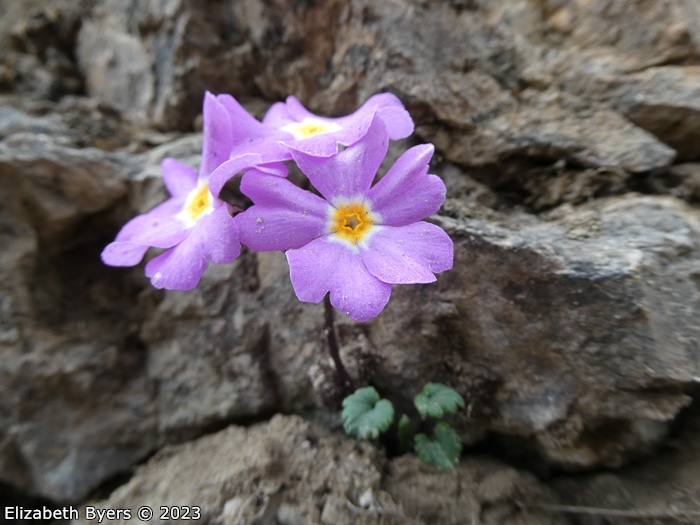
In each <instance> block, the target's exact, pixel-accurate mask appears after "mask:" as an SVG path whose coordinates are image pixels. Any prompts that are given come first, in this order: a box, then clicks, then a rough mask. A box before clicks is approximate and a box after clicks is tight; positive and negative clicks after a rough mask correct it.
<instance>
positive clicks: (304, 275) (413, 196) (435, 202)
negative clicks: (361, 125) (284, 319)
mask: <svg viewBox="0 0 700 525" xmlns="http://www.w3.org/2000/svg"><path fill="white" fill-rule="evenodd" d="M387 144H388V135H387V133H386V130H385V125H384V123H383V122H382V121H381V120H379V119H375V120H374V121H373V122H372V124H371V126H370V127H369V129H368V130H367V133H366V134H365V136H363V138H362V139H360V140H359V141H357V142H356V143H355V144H354V145H352V146H350V147H348V148H347V149H345V150H344V151H341V152H339V153H337V154H336V155H334V156H331V157H315V156H312V155H310V154H308V153H305V152H301V151H298V150H295V151H293V152H292V156H293V158H294V160H295V161H296V163H297V165H298V166H299V168H300V169H301V171H302V172H304V173H305V174H306V176H307V177H308V178H309V181H310V182H311V184H312V185H313V186H314V187H315V188H316V189H317V190H318V192H319V193H320V194H321V195H322V197H323V198H321V197H319V196H317V195H315V194H313V193H311V192H308V191H305V190H302V189H300V188H298V187H296V186H294V185H293V184H292V183H291V182H289V181H288V180H286V179H284V178H280V177H275V176H271V175H266V174H264V173H261V172H256V171H251V172H249V173H247V174H246V175H245V176H244V177H243V180H242V182H241V191H242V192H243V193H244V194H246V195H247V196H248V197H250V198H251V199H252V200H253V202H254V206H252V207H251V208H249V209H248V210H247V211H245V212H244V213H242V214H240V215H238V216H237V217H236V221H237V222H238V226H239V229H240V235H241V242H243V244H245V245H247V246H248V247H250V248H252V249H254V250H258V251H270V250H288V251H287V261H288V262H289V267H290V277H291V281H292V285H293V287H294V291H295V293H296V295H297V297H298V298H299V299H300V300H301V301H306V302H312V303H318V302H320V301H321V300H322V299H323V297H324V296H325V295H326V294H327V293H329V292H330V300H331V304H332V305H333V306H334V307H336V308H338V309H339V310H341V311H343V312H345V313H346V314H347V315H349V316H350V317H351V318H353V319H355V320H357V321H367V320H369V319H371V318H373V317H375V316H376V315H378V314H379V313H380V312H381V311H382V309H383V308H384V306H385V305H386V304H387V302H388V301H389V296H390V294H391V285H392V284H398V283H401V284H404V283H428V282H433V281H435V275H434V274H435V273H439V272H442V271H445V270H449V269H450V268H451V267H452V259H453V252H454V247H453V244H452V241H451V239H450V238H449V236H448V235H447V234H446V233H445V232H444V231H443V230H442V229H440V228H439V227H437V226H435V225H433V224H430V223H427V222H423V221H422V220H421V219H424V218H426V217H428V216H429V215H431V214H433V213H435V212H436V211H437V210H438V209H439V208H440V206H441V205H442V203H443V202H444V200H445V185H444V184H443V182H442V181H441V180H440V178H438V177H437V176H435V175H429V174H428V162H429V161H430V157H431V156H432V154H433V149H434V148H433V146H432V145H422V146H416V147H414V148H411V149H410V150H408V151H407V152H406V153H404V154H403V155H402V156H401V157H400V158H399V159H398V160H397V161H396V163H395V164H394V165H393V166H392V167H391V168H390V169H389V171H388V172H387V173H386V175H385V176H384V177H383V178H382V179H381V180H380V181H379V182H378V183H377V184H375V185H374V186H372V181H373V179H374V177H375V174H376V173H377V169H378V168H379V165H380V164H381V162H382V160H383V158H384V156H385V155H386V151H387Z"/></svg>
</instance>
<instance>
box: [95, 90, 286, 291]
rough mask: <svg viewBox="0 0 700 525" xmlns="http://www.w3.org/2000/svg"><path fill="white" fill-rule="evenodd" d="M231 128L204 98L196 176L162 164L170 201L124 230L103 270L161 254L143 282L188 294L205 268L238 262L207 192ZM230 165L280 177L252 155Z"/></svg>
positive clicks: (225, 154) (223, 210) (227, 216)
mask: <svg viewBox="0 0 700 525" xmlns="http://www.w3.org/2000/svg"><path fill="white" fill-rule="evenodd" d="M232 128H233V126H232V123H231V117H230V115H229V113H228V111H226V109H225V108H224V107H223V106H222V105H221V104H220V103H219V102H218V101H217V100H216V98H215V97H214V96H213V95H211V94H210V93H207V94H206V95H205V98H204V140H203V146H202V162H201V164H200V168H199V173H198V172H197V171H195V170H194V169H193V168H191V167H189V166H186V165H185V164H182V163H180V162H178V161H176V160H174V159H170V158H166V159H164V160H163V162H162V163H161V170H162V174H163V182H164V183H165V186H166V188H167V190H168V192H169V193H170V195H171V198H170V199H168V200H167V201H165V202H164V203H162V204H160V205H158V206H156V207H155V208H153V209H152V210H151V211H149V212H148V213H146V214H144V215H140V216H138V217H135V218H134V219H132V220H130V221H129V222H128V223H126V225H124V227H123V228H122V229H121V231H120V232H119V233H118V234H117V237H116V239H115V240H114V242H112V243H110V244H109V245H108V246H107V247H106V248H105V249H104V251H103V252H102V260H103V261H104V262H105V263H106V264H109V265H111V266H133V265H135V264H138V263H139V262H140V261H141V259H142V258H143V256H144V255H145V253H146V251H147V250H148V248H149V247H155V248H166V249H167V251H165V252H164V253H162V254H160V255H158V256H157V257H154V258H153V259H152V260H151V261H149V262H148V264H147V265H146V276H148V277H150V279H151V283H152V284H153V286H155V287H156V288H166V289H169V290H189V289H192V288H194V287H195V286H196V285H197V283H198V282H199V279H200V278H201V276H202V274H203V273H204V270H205V269H206V268H207V266H208V264H209V262H213V263H216V264H222V263H229V262H232V261H233V260H234V259H235V258H236V257H238V255H239V253H240V250H241V245H240V241H239V239H238V226H237V225H236V222H235V221H234V219H233V217H232V216H231V213H230V212H229V209H228V206H227V204H225V203H224V202H221V201H220V200H219V199H217V198H216V197H215V196H214V195H213V194H212V192H211V191H210V189H209V176H210V174H211V173H212V172H213V171H214V170H215V169H216V168H217V167H218V166H219V165H220V164H221V163H222V162H225V161H228V159H229V153H230V151H231V147H232V144H233V131H232ZM231 164H235V165H231V166H230V168H231V169H235V170H236V172H238V171H242V170H244V169H246V168H249V167H251V166H259V169H263V170H267V173H277V175H284V174H285V173H286V170H285V168H284V166H283V165H281V164H280V165H272V166H265V165H264V164H263V162H262V159H261V156H260V155H256V154H248V155H241V156H238V157H237V158H236V160H235V162H234V163H231ZM271 176H275V175H271Z"/></svg>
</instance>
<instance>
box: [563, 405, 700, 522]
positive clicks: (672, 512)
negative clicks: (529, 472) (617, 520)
mask: <svg viewBox="0 0 700 525" xmlns="http://www.w3.org/2000/svg"><path fill="white" fill-rule="evenodd" d="M682 423H683V424H682V426H681V427H680V431H679V432H678V433H677V434H676V436H675V437H674V439H673V441H672V442H671V445H670V446H669V447H666V448H665V449H664V450H662V451H660V453H659V455H658V457H655V458H651V459H649V460H647V461H645V462H644V463H642V464H639V465H631V466H629V467H625V468H623V469H621V470H620V471H617V472H606V473H596V474H591V475H585V476H580V477H577V478H562V479H560V480H557V481H555V482H553V483H552V487H553V489H554V490H555V491H556V492H557V493H558V494H559V495H560V498H561V499H560V501H561V502H562V503H565V504H566V507H567V508H568V513H569V515H571V516H574V515H577V514H578V515H584V512H585V513H586V514H588V515H589V516H590V518H587V519H590V520H595V519H597V520H600V519H611V518H612V517H613V516H618V517H623V516H624V518H623V519H625V522H626V523H630V524H632V525H647V524H650V523H654V522H659V521H670V522H673V521H677V522H681V523H682V522H683V521H687V522H688V523H692V522H694V521H697V516H698V515H700V505H698V501H697V498H696V497H695V496H694V495H695V494H697V491H698V490H699V489H700V487H699V486H698V480H699V479H700V476H699V475H698V470H699V469H700V464H699V463H698V452H700V451H699V450H698V443H699V441H698V438H700V420H699V419H698V411H697V408H696V407H695V408H691V409H690V410H689V411H688V412H687V413H686V414H684V417H683V418H682ZM591 507H593V509H591ZM587 510H588V512H586V511H587ZM591 510H592V512H591ZM590 522H591V523H593V521H590Z"/></svg>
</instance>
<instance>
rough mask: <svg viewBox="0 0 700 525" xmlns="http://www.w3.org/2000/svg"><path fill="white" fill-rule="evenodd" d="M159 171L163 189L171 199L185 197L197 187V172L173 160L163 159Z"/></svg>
mask: <svg viewBox="0 0 700 525" xmlns="http://www.w3.org/2000/svg"><path fill="white" fill-rule="evenodd" d="M160 171H161V173H162V174H163V182H164V183H165V187H166V188H167V189H168V192H170V195H172V196H173V197H186V196H187V194H188V193H189V192H190V191H192V190H193V189H194V187H195V186H196V185H197V171H196V170H195V169H194V168H192V167H190V166H188V165H187V164H183V163H182V162H179V161H177V160H175V159H171V158H165V159H163V160H162V161H161V163H160Z"/></svg>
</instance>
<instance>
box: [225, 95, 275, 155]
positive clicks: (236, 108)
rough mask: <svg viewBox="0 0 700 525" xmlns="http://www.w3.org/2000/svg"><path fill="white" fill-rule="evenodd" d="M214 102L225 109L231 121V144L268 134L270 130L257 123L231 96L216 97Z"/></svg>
mask: <svg viewBox="0 0 700 525" xmlns="http://www.w3.org/2000/svg"><path fill="white" fill-rule="evenodd" d="M216 100H217V101H218V102H219V104H221V105H222V106H223V107H224V108H225V109H226V111H227V112H228V115H229V118H230V119H231V140H232V143H233V144H237V143H238V142H241V141H244V140H248V139H255V138H260V137H266V136H267V135H268V134H269V132H270V129H269V128H268V127H267V126H265V125H263V123H261V122H258V120H257V119H256V118H255V117H253V116H252V115H251V114H250V113H248V112H247V111H246V110H245V109H244V108H243V106H241V105H240V104H239V103H238V101H237V100H236V99H235V98H233V97H232V96H231V95H225V94H224V95H217V97H216Z"/></svg>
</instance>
